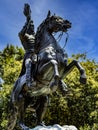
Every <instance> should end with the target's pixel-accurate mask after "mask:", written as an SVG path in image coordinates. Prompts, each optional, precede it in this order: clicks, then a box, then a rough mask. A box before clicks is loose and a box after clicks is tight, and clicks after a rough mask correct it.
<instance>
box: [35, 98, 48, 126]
mask: <svg viewBox="0 0 98 130" xmlns="http://www.w3.org/2000/svg"><path fill="white" fill-rule="evenodd" d="M48 103H49V99H48V96H41V97H40V98H39V99H38V100H37V105H38V107H37V108H36V117H37V125H44V124H43V123H42V121H43V118H44V116H45V113H46V110H47V106H48Z"/></svg>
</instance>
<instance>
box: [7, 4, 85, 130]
mask: <svg viewBox="0 0 98 130" xmlns="http://www.w3.org/2000/svg"><path fill="white" fill-rule="evenodd" d="M28 7H29V5H28V4H26V6H25V10H26V9H27V8H28ZM27 12H28V11H27ZM27 12H26V13H27ZM26 16H28V13H27V14H26ZM29 20H30V19H29ZM27 25H28V24H27ZM27 25H25V27H27ZM69 28H71V23H70V22H69V21H68V20H65V19H63V18H61V17H59V16H56V15H51V12H50V11H49V12H48V15H47V17H46V18H45V20H44V21H43V22H42V23H41V24H40V25H39V27H38V28H37V31H36V34H34V36H35V42H31V43H32V45H31V48H29V49H32V46H33V45H34V50H33V52H30V57H29V56H27V57H29V60H30V64H28V66H33V67H31V68H30V72H31V73H30V75H29V76H31V77H30V80H31V78H32V77H33V81H34V82H36V83H35V84H33V83H32V84H31V83H30V86H29V85H28V83H27V75H28V74H27V73H26V68H25V69H24V67H23V69H24V71H23V72H22V75H20V76H19V78H18V79H17V81H16V82H15V85H14V87H13V91H12V95H11V102H10V105H11V109H10V113H11V115H10V117H9V122H8V126H7V130H13V129H14V127H15V125H16V121H17V119H18V125H19V126H20V128H21V129H22V130H29V127H27V126H26V125H25V124H24V117H25V110H26V108H27V107H28V105H30V104H32V108H33V109H35V112H36V118H37V119H36V125H43V123H42V121H43V117H44V115H45V112H46V109H47V106H48V103H49V94H51V93H53V92H55V91H56V90H57V89H59V90H60V91H61V92H62V94H63V95H66V93H67V91H68V90H67V86H66V84H65V83H64V81H63V79H64V78H65V77H66V75H67V74H69V73H70V72H71V71H72V70H73V68H74V67H77V69H78V70H79V72H80V82H81V83H83V84H85V83H86V74H85V70H84V68H83V67H82V66H81V65H80V63H79V62H78V61H77V60H73V61H72V62H71V63H70V64H68V57H67V56H66V53H65V52H64V50H63V49H62V48H61V46H60V45H59V44H58V42H57V40H56V39H55V37H54V35H53V33H54V32H55V33H56V32H59V31H61V32H67V31H68V29H69ZM28 29H29V30H27V34H28V32H29V31H30V27H28ZM30 35H31V33H30ZM30 40H31V39H29V40H27V44H29V42H30ZM31 41H32V40H31ZM31 43H30V44H31ZM26 49H27V48H26ZM35 54H36V56H37V58H35V59H36V60H35V61H36V62H35V63H34V55H35ZM25 60H26V59H25ZM25 60H24V61H25ZM24 66H25V65H24ZM31 82H32V81H31Z"/></svg>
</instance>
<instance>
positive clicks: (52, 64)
mask: <svg viewBox="0 0 98 130" xmlns="http://www.w3.org/2000/svg"><path fill="white" fill-rule="evenodd" d="M38 71H39V73H41V74H42V75H43V77H44V78H46V77H47V75H49V74H50V73H52V72H53V75H54V79H55V80H58V79H59V77H60V76H59V71H58V63H57V61H56V60H50V61H49V62H47V63H45V64H44V65H42V66H40V67H39V70H38ZM51 71H52V72H51ZM42 75H41V76H42ZM41 78H42V77H41ZM44 78H43V79H44Z"/></svg>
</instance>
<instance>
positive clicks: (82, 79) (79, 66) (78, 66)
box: [64, 60, 87, 84]
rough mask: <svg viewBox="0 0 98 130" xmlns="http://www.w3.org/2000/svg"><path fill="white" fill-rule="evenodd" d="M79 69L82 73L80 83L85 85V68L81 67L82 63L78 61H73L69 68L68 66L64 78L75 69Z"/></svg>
mask: <svg viewBox="0 0 98 130" xmlns="http://www.w3.org/2000/svg"><path fill="white" fill-rule="evenodd" d="M75 66H76V67H77V68H78V70H79V71H80V82H81V83H83V84H85V83H86V80H87V78H86V73H85V70H84V68H83V67H82V66H81V65H80V63H79V62H78V61H77V60H73V61H72V62H71V63H70V64H69V65H68V66H66V68H65V71H64V77H65V76H66V75H67V74H68V73H69V72H70V71H72V69H73V68H74V67H75Z"/></svg>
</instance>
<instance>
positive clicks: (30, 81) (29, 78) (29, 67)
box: [25, 58, 34, 87]
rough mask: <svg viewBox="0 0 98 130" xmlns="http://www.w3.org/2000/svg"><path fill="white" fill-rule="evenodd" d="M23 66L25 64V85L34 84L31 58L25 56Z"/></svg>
mask: <svg viewBox="0 0 98 130" xmlns="http://www.w3.org/2000/svg"><path fill="white" fill-rule="evenodd" d="M25 66H26V85H27V86H28V87H31V86H34V84H33V83H34V77H33V74H31V71H32V60H31V59H30V58H27V59H26V60H25Z"/></svg>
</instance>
